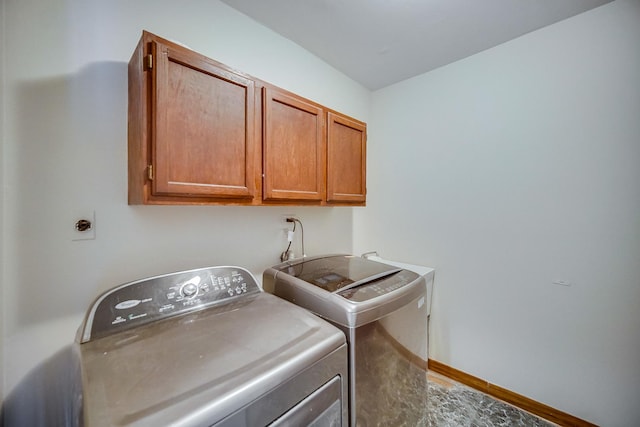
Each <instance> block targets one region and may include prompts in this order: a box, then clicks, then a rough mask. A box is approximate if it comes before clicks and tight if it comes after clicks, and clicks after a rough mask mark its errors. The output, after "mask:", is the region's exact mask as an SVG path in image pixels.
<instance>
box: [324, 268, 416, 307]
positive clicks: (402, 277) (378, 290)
mask: <svg viewBox="0 0 640 427" xmlns="http://www.w3.org/2000/svg"><path fill="white" fill-rule="evenodd" d="M419 277H420V276H418V275H417V274H416V273H414V272H413V271H409V270H400V271H398V272H396V273H395V274H393V275H391V276H385V277H382V278H380V279H378V280H374V281H371V282H368V283H365V284H362V285H360V286H358V287H354V288H350V289H346V290H344V291H339V292H337V294H338V295H340V296H341V297H343V298H346V299H348V300H351V301H354V302H362V301H368V300H370V299H373V298H378V297H380V296H383V295H387V294H390V293H392V292H393V291H395V290H397V289H400V288H402V287H404V286H407V285H409V284H411V283H413V282H414V281H416V280H417V279H418V278H419Z"/></svg>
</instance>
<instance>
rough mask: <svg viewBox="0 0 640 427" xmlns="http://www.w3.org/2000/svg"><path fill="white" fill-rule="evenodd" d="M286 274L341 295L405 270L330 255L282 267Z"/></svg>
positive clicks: (365, 260)
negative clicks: (342, 292)
mask: <svg viewBox="0 0 640 427" xmlns="http://www.w3.org/2000/svg"><path fill="white" fill-rule="evenodd" d="M281 269H282V270H283V271H287V272H288V273H289V274H292V275H293V276H295V277H297V278H298V279H300V280H304V281H305V282H307V283H310V284H312V285H314V286H317V287H319V288H321V289H323V290H325V291H328V292H334V293H336V292H341V291H346V290H347V289H352V288H355V287H358V286H360V285H363V284H366V283H370V282H373V281H375V280H379V279H382V278H385V277H388V276H392V275H394V274H395V273H398V272H400V271H401V270H402V269H401V268H398V267H393V266H390V265H387V264H383V263H380V262H371V261H369V260H367V259H364V258H361V257H357V256H353V255H330V256H324V257H315V258H310V259H303V260H300V261H299V262H296V263H295V264H291V265H286V266H282V268H281Z"/></svg>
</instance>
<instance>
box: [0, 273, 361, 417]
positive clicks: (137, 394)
mask: <svg viewBox="0 0 640 427" xmlns="http://www.w3.org/2000/svg"><path fill="white" fill-rule="evenodd" d="M69 351H71V354H69V355H67V354H66V353H65V355H64V356H63V357H62V359H63V360H65V362H64V363H63V364H61V363H59V362H60V360H62V359H61V358H60V357H58V358H57V359H58V362H56V363H54V364H51V365H50V366H46V364H45V365H44V366H42V367H41V370H42V372H41V374H40V375H39V377H38V378H36V381H32V384H35V385H39V386H42V385H45V386H46V384H47V383H46V382H45V381H43V378H44V379H49V380H50V379H51V378H52V376H53V375H55V372H52V371H53V370H55V369H56V366H58V367H59V366H63V365H64V366H70V365H72V366H77V368H65V369H62V370H60V369H58V370H59V371H60V373H63V372H64V375H67V376H69V382H70V385H69V386H62V387H61V386H60V381H59V380H60V379H59V378H58V379H56V380H54V381H51V380H50V381H49V382H48V384H49V387H50V389H51V390H52V395H50V396H48V398H47V402H46V404H45V403H43V405H42V406H41V407H33V406H32V407H31V408H27V407H23V408H22V409H24V410H25V412H23V413H22V414H21V413H20V411H19V409H20V408H19V406H20V404H19V403H18V404H17V405H16V406H15V407H9V408H8V413H9V418H8V419H9V420H10V421H11V422H13V423H15V425H47V424H48V425H56V420H58V421H60V422H61V423H62V424H59V425H68V426H69V425H86V426H91V427H94V426H124V425H131V426H161V425H171V426H234V427H235V426H246V427H255V426H267V425H273V426H301V425H310V426H347V424H348V413H347V393H348V392H347V381H346V378H347V346H346V342H345V337H344V334H343V333H342V332H341V331H340V330H338V329H337V328H335V327H334V326H332V325H330V324H329V323H327V322H325V321H324V320H322V319H319V318H318V317H317V316H314V315H312V314H310V313H309V312H307V311H306V310H304V309H302V308H300V307H297V306H295V305H293V304H290V303H288V302H286V301H284V300H282V299H280V298H277V297H275V296H273V295H269V294H267V293H264V292H262V290H261V289H260V288H259V287H258V285H257V284H256V281H255V279H254V277H253V276H252V275H251V273H249V272H248V271H247V270H245V269H243V268H240V267H210V268H205V269H197V270H191V271H185V272H179V273H172V274H167V275H163V276H157V277H153V278H149V279H144V280H140V281H136V282H131V283H127V284H125V285H122V286H119V287H117V288H114V289H112V290H111V291H108V292H106V293H105V294H103V295H102V296H100V297H99V298H98V299H97V300H96V301H95V303H94V304H93V305H92V307H91V308H90V309H89V311H88V313H87V315H86V318H85V320H84V322H83V323H82V325H81V327H80V329H79V330H78V336H77V338H76V344H75V345H73V346H71V347H70V349H69ZM74 372H75V373H76V374H77V375H75V378H74V375H69V373H71V374H73V373H74ZM31 377H32V379H34V378H33V375H32V376H31ZM26 388H27V393H26V394H25V393H24V391H25V390H23V393H22V395H20V394H18V397H19V399H13V400H12V401H14V400H15V401H24V398H25V397H26V398H27V399H29V396H28V394H29V393H28V392H29V390H28V387H26ZM63 390H64V392H63V393H58V392H59V391H63ZM75 392H77V396H73V393H75ZM34 393H35V391H34ZM69 394H71V395H72V396H69ZM62 395H66V396H62ZM56 397H57V398H59V399H60V403H61V404H63V405H66V406H65V407H64V408H62V409H60V405H56V404H55V402H56ZM62 397H64V399H62ZM31 401H32V402H34V403H35V402H36V401H37V399H31ZM41 401H42V400H41ZM63 401H64V402H63ZM22 406H25V405H22ZM72 406H73V407H72ZM45 411H49V413H48V414H45V413H44V412H45ZM4 412H5V413H7V410H6V409H5V410H4ZM59 415H60V417H58V416H59ZM54 417H57V418H54ZM62 417H64V418H62ZM42 420H44V421H45V422H46V423H47V424H41V423H40V422H41V421H42ZM5 425H7V426H9V425H11V424H5Z"/></svg>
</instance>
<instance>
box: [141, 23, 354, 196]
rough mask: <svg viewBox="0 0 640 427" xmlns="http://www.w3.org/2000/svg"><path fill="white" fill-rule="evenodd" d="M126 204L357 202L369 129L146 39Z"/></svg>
mask: <svg viewBox="0 0 640 427" xmlns="http://www.w3.org/2000/svg"><path fill="white" fill-rule="evenodd" d="M128 127H129V129H128V131H129V204H244V205H261V204H264V205H269V204H288V205H359V206H362V205H364V204H365V201H366V178H365V177H366V166H365V165H366V160H365V159H366V149H365V147H366V124H364V123H362V122H359V121H357V120H355V119H352V118H349V117H347V116H344V115H342V114H340V113H337V112H335V111H333V110H330V109H327V108H325V107H323V106H321V105H319V104H316V103H314V102H312V101H309V100H307V99H304V98H302V97H299V96H297V95H295V94H293V93H290V92H287V91H285V90H282V89H279V88H277V87H275V86H272V85H269V84H268V83H265V82H262V81H260V80H259V79H256V78H254V77H251V76H249V75H246V74H243V73H241V72H239V71H236V70H233V69H230V68H229V67H227V66H225V65H224V64H221V63H219V62H216V61H214V60H212V59H209V58H207V57H205V56H203V55H200V54H198V53H196V52H193V51H191V50H189V49H188V48H186V47H184V46H181V45H178V44H176V43H173V42H171V41H168V40H166V39H163V38H161V37H158V36H156V35H154V34H151V33H149V32H146V31H145V32H143V35H142V38H141V40H140V42H139V44H138V46H137V47H136V50H135V51H134V54H133V56H132V58H131V61H130V62H129V123H128Z"/></svg>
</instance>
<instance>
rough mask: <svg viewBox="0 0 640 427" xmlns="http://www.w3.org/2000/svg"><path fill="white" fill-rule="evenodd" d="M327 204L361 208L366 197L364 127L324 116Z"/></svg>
mask: <svg viewBox="0 0 640 427" xmlns="http://www.w3.org/2000/svg"><path fill="white" fill-rule="evenodd" d="M327 127H328V131H327V202H329V203H351V204H362V205H364V203H365V201H366V198H367V127H366V125H365V124H364V123H362V122H359V121H357V120H354V119H351V118H349V117H346V116H343V115H341V114H338V113H332V112H328V113H327Z"/></svg>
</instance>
